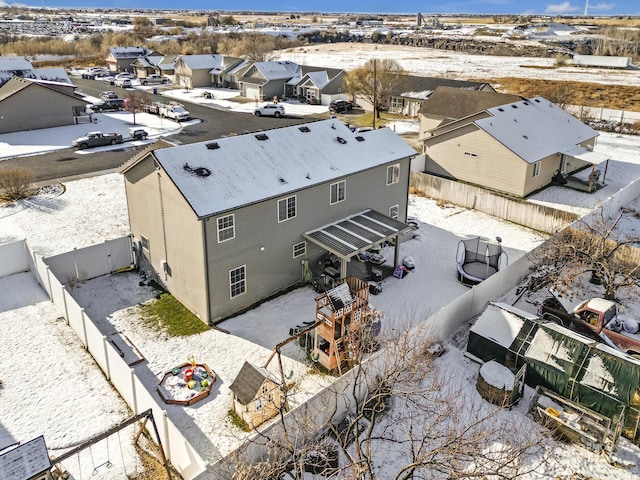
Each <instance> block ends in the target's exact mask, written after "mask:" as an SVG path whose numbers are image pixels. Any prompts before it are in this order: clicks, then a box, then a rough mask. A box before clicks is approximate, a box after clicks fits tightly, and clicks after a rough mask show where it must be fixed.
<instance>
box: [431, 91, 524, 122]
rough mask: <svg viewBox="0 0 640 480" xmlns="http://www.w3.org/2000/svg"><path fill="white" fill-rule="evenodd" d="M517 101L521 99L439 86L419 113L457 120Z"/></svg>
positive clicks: (514, 96)
mask: <svg viewBox="0 0 640 480" xmlns="http://www.w3.org/2000/svg"><path fill="white" fill-rule="evenodd" d="M518 100H522V97H520V96H518V95H509V94H506V93H497V92H485V91H480V90H470V89H465V88H458V87H449V86H442V85H440V86H438V87H437V88H436V90H435V91H434V92H433V93H432V94H431V96H430V97H429V100H428V101H427V102H424V104H423V105H422V107H421V108H420V111H419V113H421V114H423V115H433V116H439V117H446V118H456V119H457V118H464V117H468V116H469V115H472V114H474V113H477V112H481V111H483V110H486V109H488V108H491V107H497V106H499V105H504V104H506V103H510V102H517V101H518Z"/></svg>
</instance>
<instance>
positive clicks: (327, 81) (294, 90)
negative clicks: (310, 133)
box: [284, 65, 345, 105]
mask: <svg viewBox="0 0 640 480" xmlns="http://www.w3.org/2000/svg"><path fill="white" fill-rule="evenodd" d="M344 76H345V71H344V70H341V69H339V68H324V67H312V66H308V65H298V68H297V70H296V73H295V75H294V76H293V77H291V78H290V79H289V80H288V81H287V82H286V83H285V84H284V96H285V97H293V98H297V99H298V100H300V101H302V102H307V103H310V104H322V105H329V103H331V101H332V100H335V99H336V98H338V97H339V96H340V94H341V93H342V80H343V78H344Z"/></svg>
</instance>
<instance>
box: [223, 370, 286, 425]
mask: <svg viewBox="0 0 640 480" xmlns="http://www.w3.org/2000/svg"><path fill="white" fill-rule="evenodd" d="M229 390H231V392H232V394H233V410H234V412H236V414H237V415H238V416H239V417H240V418H242V420H244V421H245V422H246V424H247V425H249V426H250V427H251V428H255V427H258V426H259V425H262V424H263V423H264V422H266V421H267V420H269V419H270V418H273V417H275V416H276V415H277V414H278V412H279V411H280V409H281V408H282V406H283V404H284V395H283V392H282V385H281V383H280V382H278V380H277V379H276V378H275V376H274V375H273V374H272V373H271V372H269V370H267V369H266V368H263V367H256V366H254V365H251V364H250V363H249V362H247V361H245V362H244V365H242V368H241V369H240V372H239V373H238V376H237V377H236V379H235V380H234V381H233V383H232V384H231V385H230V386H229Z"/></svg>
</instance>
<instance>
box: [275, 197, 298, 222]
mask: <svg viewBox="0 0 640 480" xmlns="http://www.w3.org/2000/svg"><path fill="white" fill-rule="evenodd" d="M290 198H293V199H294V202H295V209H294V211H293V216H291V217H289V216H288V215H289V199H290ZM280 202H285V203H286V204H287V205H286V207H285V208H286V211H287V218H284V219H280ZM276 209H277V215H278V223H282V222H286V221H287V220H291V219H292V218H296V217H297V216H298V196H297V195H290V196H288V197H285V198H281V199H280V200H278V202H277V204H276Z"/></svg>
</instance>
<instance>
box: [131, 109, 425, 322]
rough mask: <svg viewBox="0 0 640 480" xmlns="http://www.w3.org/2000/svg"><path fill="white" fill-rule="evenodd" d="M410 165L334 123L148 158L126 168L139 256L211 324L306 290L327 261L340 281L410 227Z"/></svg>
mask: <svg viewBox="0 0 640 480" xmlns="http://www.w3.org/2000/svg"><path fill="white" fill-rule="evenodd" d="M415 155H416V151H415V150H414V149H413V148H411V147H410V146H409V145H408V144H407V143H406V142H405V141H404V140H403V139H402V138H400V137H399V136H398V135H397V134H395V133H394V132H393V131H392V130H391V129H387V128H383V129H379V130H374V131H370V132H364V133H360V134H354V133H353V132H351V130H349V129H348V128H347V127H346V126H345V125H344V124H342V123H341V122H339V121H338V120H335V119H330V120H323V121H319V122H312V123H307V124H303V125H294V126H290V127H283V128H278V129H274V130H268V131H263V132H259V133H251V134H245V135H238V136H233V137H227V138H220V139H217V140H211V141H206V142H199V143H194V144H189V145H182V146H175V147H168V148H161V149H156V150H151V151H147V152H143V153H142V154H141V155H140V156H138V157H136V158H134V159H132V160H131V162H129V163H128V164H126V165H125V166H124V167H123V168H122V170H121V171H122V173H123V174H124V177H125V187H126V193H127V205H128V209H129V221H130V226H131V232H132V235H133V237H134V240H135V245H136V251H137V254H138V258H139V259H140V263H141V264H146V265H148V266H150V267H149V268H150V269H152V270H153V271H154V272H155V273H156V274H157V278H158V280H159V281H160V282H161V283H162V284H163V285H164V286H165V287H166V288H167V289H168V290H169V291H170V292H171V293H172V294H173V295H174V296H175V297H176V298H177V299H178V300H180V301H181V302H182V303H183V304H184V305H185V306H186V307H187V308H189V309H190V310H191V311H193V312H194V313H195V314H196V315H198V316H199V317H200V318H201V319H202V320H203V321H204V322H208V323H215V322H217V321H219V320H222V319H224V318H227V317H229V316H231V315H234V314H236V313H238V312H241V311H243V310H245V309H247V308H250V307H251V306H252V305H254V304H256V303H257V302H260V301H262V300H264V299H267V298H269V297H271V296H273V295H275V294H277V293H278V292H280V291H283V290H285V289H287V288H289V287H291V286H294V285H297V284H300V283H302V282H303V280H304V278H305V271H306V270H308V268H309V267H310V266H313V265H318V263H319V261H320V260H321V258H322V257H323V256H324V255H326V253H327V252H328V251H329V252H332V253H334V254H335V255H336V256H338V257H339V258H340V259H341V260H342V266H343V268H342V270H341V274H342V276H344V275H345V273H346V263H347V262H348V261H349V260H350V259H351V258H353V257H354V256H355V255H357V254H358V253H361V252H364V251H366V250H367V249H370V248H371V247H373V246H375V245H378V244H380V243H382V242H384V241H386V240H391V239H396V238H397V237H398V235H401V234H402V233H404V232H407V231H408V230H409V229H410V227H409V226H408V225H406V224H405V223H403V221H404V220H406V215H407V201H408V200H407V194H408V189H409V164H410V160H411V158H412V157H414V156H415ZM398 245H399V242H396V261H397V259H398V253H399V246H398Z"/></svg>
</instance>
